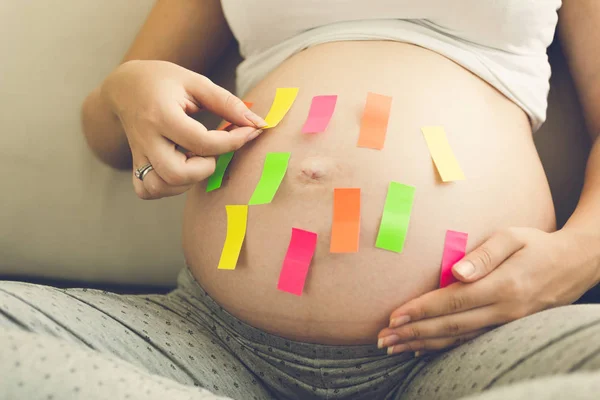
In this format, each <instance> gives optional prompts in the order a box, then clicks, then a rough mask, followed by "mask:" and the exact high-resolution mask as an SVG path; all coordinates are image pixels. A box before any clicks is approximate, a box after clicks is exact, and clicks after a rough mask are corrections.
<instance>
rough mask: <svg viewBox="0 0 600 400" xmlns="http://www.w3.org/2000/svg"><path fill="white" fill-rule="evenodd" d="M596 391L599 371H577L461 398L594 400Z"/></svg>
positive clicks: (482, 399) (599, 389)
mask: <svg viewBox="0 0 600 400" xmlns="http://www.w3.org/2000/svg"><path fill="white" fill-rule="evenodd" d="M598 393H600V372H579V373H574V374H569V375H558V376H551V377H545V378H539V379H534V380H531V381H525V382H519V383H517V384H514V385H511V386H504V387H501V388H498V389H495V390H492V391H489V392H486V393H480V394H477V395H473V396H469V397H468V399H467V398H464V399H461V400H506V399H510V400H532V399H544V400H564V399H569V400H596V399H597V398H598Z"/></svg>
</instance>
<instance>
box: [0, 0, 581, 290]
mask: <svg viewBox="0 0 600 400" xmlns="http://www.w3.org/2000/svg"><path fill="white" fill-rule="evenodd" d="M152 2H153V1H152V0H128V1H120V0H107V1H103V2H98V1H96V2H91V1H76V0H63V1H60V2H34V1H29V0H25V1H2V2H0V37H2V40H0V46H1V47H0V55H1V57H2V61H1V62H0V132H2V134H1V135H0V188H1V189H0V193H1V195H0V198H1V200H2V201H1V204H0V275H4V276H17V275H18V276H29V277H49V278H68V279H71V280H81V281H85V282H96V283H100V282H103V283H108V282H112V283H141V284H158V285H170V284H172V283H173V282H174V279H175V275H176V272H177V271H178V270H179V269H180V268H181V267H182V265H183V258H182V254H181V251H180V218H181V212H182V204H183V201H184V197H183V196H180V197H178V198H171V199H164V200H160V201H151V202H148V201H141V200H138V199H137V198H136V196H135V195H134V193H133V191H132V188H131V174H130V173H128V172H117V171H113V170H111V169H109V168H108V167H106V166H104V165H102V164H100V162H98V161H97V160H96V159H95V158H94V157H93V156H92V154H91V153H90V152H89V151H88V150H87V148H86V145H85V142H84V140H83V137H82V134H81V129H80V123H79V108H80V105H81V102H82V101H83V99H84V97H85V96H86V94H87V93H88V92H89V91H90V90H92V89H93V88H94V87H95V86H96V85H97V84H98V83H99V82H100V81H101V80H102V79H103V77H104V76H105V75H106V74H107V73H109V71H110V70H111V69H112V68H113V67H114V66H115V65H116V64H117V63H118V62H119V60H120V58H121V57H122V55H123V53H124V52H125V49H126V48H127V46H128V44H129V43H130V42H131V40H132V39H133V36H134V35H135V32H136V30H137V29H138V28H139V26H140V25H141V23H142V21H143V19H144V18H145V16H146V14H147V12H148V10H149V9H150V7H151V5H152ZM551 55H552V59H553V64H554V71H555V73H554V76H553V78H552V91H551V94H550V103H551V105H550V109H549V119H548V122H547V123H546V125H544V127H543V129H542V130H541V131H540V132H539V133H538V134H537V135H536V143H537V145H538V148H539V150H540V153H541V157H542V160H543V162H544V166H545V168H546V170H547V171H548V174H549V176H550V183H551V187H552V190H553V194H554V197H555V201H556V204H557V214H558V217H559V220H560V221H564V220H565V218H566V217H567V216H568V215H569V213H570V212H571V211H572V209H573V208H574V206H575V203H576V201H577V197H578V194H579V191H580V187H581V183H582V175H583V168H584V164H585V158H586V155H587V151H588V147H589V141H588V139H587V136H586V133H585V128H584V124H583V121H582V117H581V114H580V108H579V105H578V103H577V99H576V97H575V94H574V91H573V87H572V83H571V80H570V78H569V75H568V72H567V69H566V68H565V65H564V61H563V60H562V56H561V55H560V51H559V49H558V48H557V47H553V48H552V51H551ZM237 61H238V56H237V54H236V53H235V51H232V52H230V54H229V55H228V60H227V61H226V62H224V63H222V64H221V65H220V66H219V68H218V69H217V71H216V73H217V75H218V78H217V79H216V80H217V81H218V82H222V83H224V84H225V85H227V86H229V87H231V83H232V79H233V68H234V67H235V64H236V62H237ZM208 123H209V124H215V123H216V121H215V120H214V119H212V121H209V122H208Z"/></svg>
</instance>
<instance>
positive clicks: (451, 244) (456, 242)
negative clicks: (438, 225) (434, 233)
mask: <svg viewBox="0 0 600 400" xmlns="http://www.w3.org/2000/svg"><path fill="white" fill-rule="evenodd" d="M468 237H469V235H468V234H466V233H463V232H456V231H451V230H448V231H446V240H445V242H444V254H443V255H442V271H441V273H440V289H441V288H445V287H446V286H448V285H450V284H452V283H454V282H458V280H457V279H456V278H455V277H454V275H452V267H453V266H454V264H456V263H457V262H458V261H460V260H461V259H462V258H463V257H464V256H465V253H466V251H467V238H468Z"/></svg>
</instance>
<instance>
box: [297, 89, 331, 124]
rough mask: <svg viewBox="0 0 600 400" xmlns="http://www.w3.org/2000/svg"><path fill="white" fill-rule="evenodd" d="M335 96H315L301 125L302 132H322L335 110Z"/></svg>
mask: <svg viewBox="0 0 600 400" xmlns="http://www.w3.org/2000/svg"><path fill="white" fill-rule="evenodd" d="M336 102H337V96H335V95H333V96H315V97H313V99H312V103H311V104H310V111H309V112H308V118H307V119H306V122H305V123H304V126H303V127H302V132H304V133H317V132H324V131H325V129H327V125H329V120H330V119H331V116H332V115H333V110H335V103H336Z"/></svg>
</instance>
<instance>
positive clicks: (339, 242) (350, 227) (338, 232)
mask: <svg viewBox="0 0 600 400" xmlns="http://www.w3.org/2000/svg"><path fill="white" fill-rule="evenodd" d="M359 234H360V188H336V189H334V192H333V224H332V226H331V244H330V247H329V251H331V252H332V253H356V252H357V251H358V237H359Z"/></svg>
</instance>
